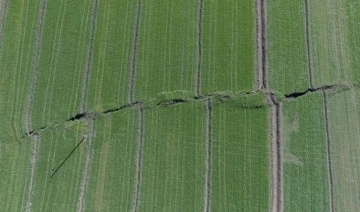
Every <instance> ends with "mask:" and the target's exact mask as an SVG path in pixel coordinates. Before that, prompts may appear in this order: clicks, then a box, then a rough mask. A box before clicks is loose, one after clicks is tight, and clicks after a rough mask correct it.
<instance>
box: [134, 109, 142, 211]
mask: <svg viewBox="0 0 360 212" xmlns="http://www.w3.org/2000/svg"><path fill="white" fill-rule="evenodd" d="M138 123H139V125H138V137H137V139H136V156H135V182H134V192H133V200H132V210H131V211H133V212H137V211H139V203H140V192H141V180H142V170H141V169H142V154H143V153H142V149H143V145H144V133H145V129H144V128H145V122H144V108H143V105H142V104H140V105H139V120H138Z"/></svg>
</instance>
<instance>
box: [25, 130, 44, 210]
mask: <svg viewBox="0 0 360 212" xmlns="http://www.w3.org/2000/svg"><path fill="white" fill-rule="evenodd" d="M32 139H33V141H34V147H33V150H32V153H31V161H30V162H31V172H30V182H29V188H28V196H27V201H26V208H25V211H26V212H30V211H31V208H32V195H33V187H34V184H35V183H34V182H35V180H34V178H35V170H36V163H37V160H38V158H39V148H40V147H39V146H40V136H39V135H34V136H32Z"/></svg>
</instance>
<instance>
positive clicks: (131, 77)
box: [128, 0, 141, 104]
mask: <svg viewBox="0 0 360 212" xmlns="http://www.w3.org/2000/svg"><path fill="white" fill-rule="evenodd" d="M140 18H141V0H138V5H137V12H136V17H135V26H134V32H133V34H134V38H133V40H132V47H131V61H130V68H129V72H130V73H129V86H128V88H129V93H128V104H130V103H131V102H133V101H134V92H135V91H134V89H135V79H136V61H137V45H138V40H139V31H140Z"/></svg>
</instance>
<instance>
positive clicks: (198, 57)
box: [195, 0, 205, 96]
mask: <svg viewBox="0 0 360 212" xmlns="http://www.w3.org/2000/svg"><path fill="white" fill-rule="evenodd" d="M204 1H205V0H199V2H198V6H197V11H196V16H197V29H196V30H197V43H196V74H195V95H196V96H199V95H201V66H202V23H203V8H204Z"/></svg>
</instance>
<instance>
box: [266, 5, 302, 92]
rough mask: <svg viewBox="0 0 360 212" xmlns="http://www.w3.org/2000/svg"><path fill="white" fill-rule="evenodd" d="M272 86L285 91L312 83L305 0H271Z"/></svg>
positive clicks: (269, 43) (269, 33)
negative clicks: (308, 63) (306, 34)
mask: <svg viewBox="0 0 360 212" xmlns="http://www.w3.org/2000/svg"><path fill="white" fill-rule="evenodd" d="M267 25H268V28H267V42H268V45H267V47H268V49H267V52H268V54H267V55H268V69H269V79H268V80H269V86H270V88H271V89H273V90H277V91H279V92H281V93H292V92H294V91H304V90H306V89H307V88H308V87H309V79H308V65H307V51H306V37H305V16H304V1H287V0H279V1H269V2H267Z"/></svg>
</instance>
